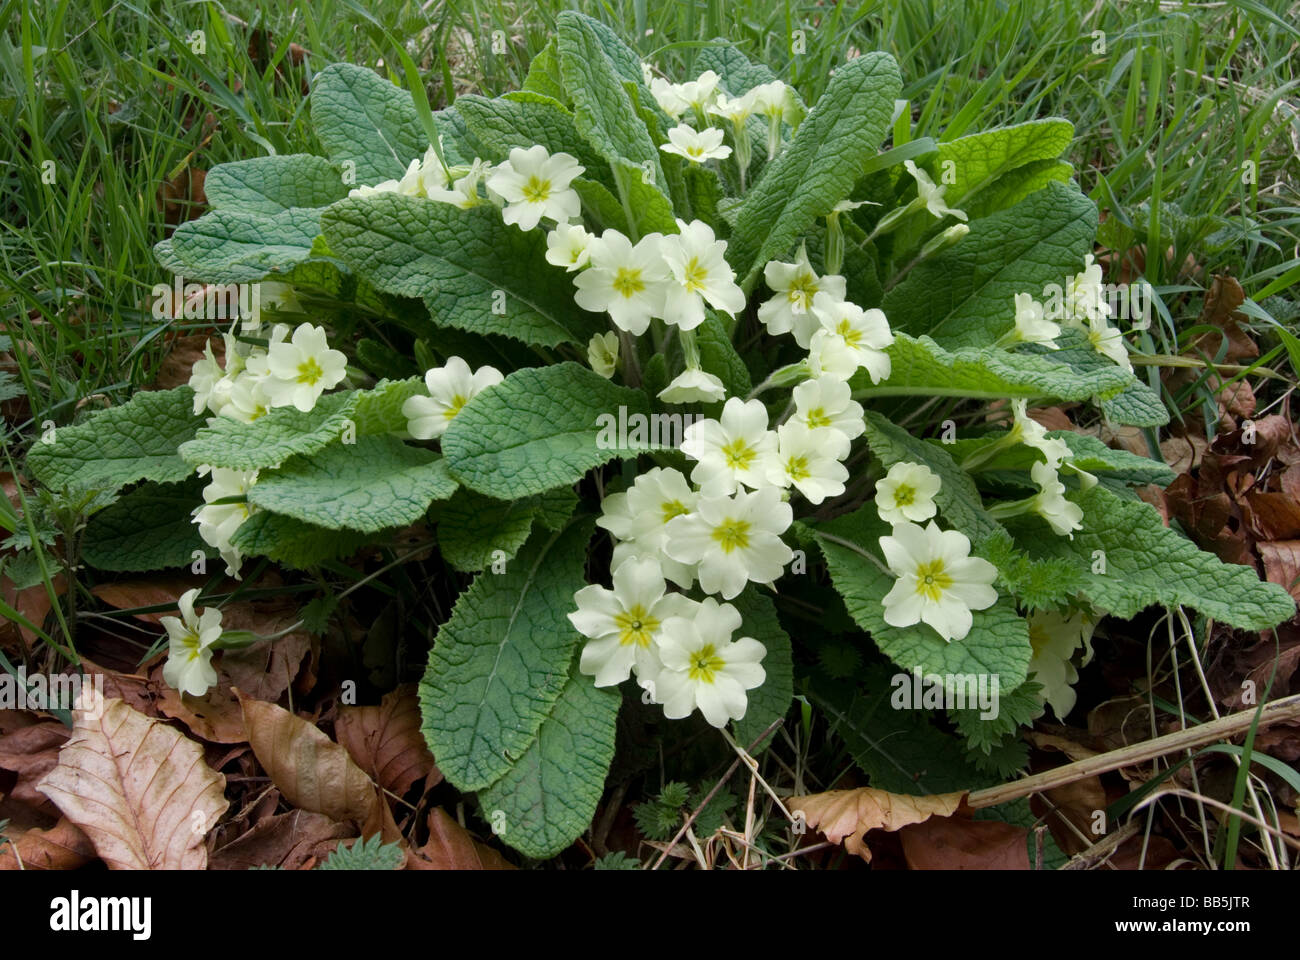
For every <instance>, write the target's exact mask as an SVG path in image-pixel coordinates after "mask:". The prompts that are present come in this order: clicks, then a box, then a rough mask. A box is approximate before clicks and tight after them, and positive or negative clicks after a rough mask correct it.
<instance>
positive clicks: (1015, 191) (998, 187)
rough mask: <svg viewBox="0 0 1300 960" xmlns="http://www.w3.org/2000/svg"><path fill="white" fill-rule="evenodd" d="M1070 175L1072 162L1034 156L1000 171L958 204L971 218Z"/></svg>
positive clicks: (997, 208) (983, 214)
mask: <svg viewBox="0 0 1300 960" xmlns="http://www.w3.org/2000/svg"><path fill="white" fill-rule="evenodd" d="M1073 176H1074V166H1073V165H1072V164H1069V163H1066V162H1065V161H1064V160H1036V161H1034V162H1033V163H1027V164H1025V165H1024V166H1023V167H1017V168H1016V169H1015V170H1012V171H1010V172H1009V173H1006V174H1003V175H1002V176H1001V177H999V178H998V179H997V180H996V181H994V182H993V183H992V184H990V185H989V186H987V187H985V188H984V189H982V190H981V191H980V192H979V193H978V194H977V195H975V196H974V197H972V198H971V199H970V200H965V201H963V202H962V203H963V205H962V207H961V209H962V210H964V211H966V215H967V216H968V217H970V219H972V220H979V219H982V218H983V217H987V216H988V215H989V214H992V213H997V211H999V210H1005V209H1007V208H1008V207H1014V206H1015V205H1016V204H1017V203H1019V202H1020V201H1021V200H1023V199H1025V197H1027V196H1029V195H1030V194H1031V193H1035V192H1037V191H1039V190H1042V189H1043V188H1044V187H1046V186H1047V185H1048V184H1049V183H1068V182H1069V181H1070V179H1071V178H1072V177H1073Z"/></svg>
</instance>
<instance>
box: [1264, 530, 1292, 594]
mask: <svg viewBox="0 0 1300 960" xmlns="http://www.w3.org/2000/svg"><path fill="white" fill-rule="evenodd" d="M1255 546H1256V548H1257V549H1258V550H1259V556H1260V559H1261V560H1263V561H1264V576H1265V577H1266V578H1267V579H1268V582H1269V583H1276V584H1277V585H1278V586H1280V587H1285V588H1286V589H1287V590H1288V591H1289V592H1290V593H1291V596H1293V597H1295V598H1296V600H1300V540H1281V541H1276V542H1273V543H1258V544H1256V545H1255Z"/></svg>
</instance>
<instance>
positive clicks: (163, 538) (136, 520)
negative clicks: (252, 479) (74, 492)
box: [81, 477, 213, 573]
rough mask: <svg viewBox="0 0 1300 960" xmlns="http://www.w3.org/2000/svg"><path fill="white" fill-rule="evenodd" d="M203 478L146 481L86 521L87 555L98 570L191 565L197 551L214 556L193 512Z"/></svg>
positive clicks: (135, 570) (83, 545)
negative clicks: (200, 533)
mask: <svg viewBox="0 0 1300 960" xmlns="http://www.w3.org/2000/svg"><path fill="white" fill-rule="evenodd" d="M204 482H205V481H203V480H200V479H199V478H198V477H191V478H190V479H188V480H186V481H185V482H183V483H147V484H145V485H144V486H141V487H138V488H136V489H135V490H132V491H131V492H130V493H128V494H126V495H125V496H123V497H122V498H121V499H120V500H118V501H117V502H116V503H114V504H111V505H110V506H108V507H106V508H104V509H103V510H100V511H99V512H98V513H96V514H95V515H94V516H92V517H91V518H90V521H89V522H88V523H87V524H86V532H85V535H84V536H83V537H82V541H81V557H82V559H83V560H85V561H86V563H88V564H90V566H92V567H95V568H96V569H97V570H111V571H115V572H123V573H127V572H129V573H138V572H141V571H144V570H163V569H166V568H169V567H187V566H189V565H190V563H192V562H193V560H194V551H195V550H198V551H200V552H201V553H204V554H206V555H209V556H210V555H212V554H213V551H212V550H211V548H209V547H207V546H205V545H204V543H203V539H202V538H201V537H200V536H199V529H198V527H196V526H195V525H194V517H193V516H192V513H193V510H194V508H195V507H196V506H198V505H199V504H201V503H202V502H203V486H204Z"/></svg>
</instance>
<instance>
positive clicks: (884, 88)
mask: <svg viewBox="0 0 1300 960" xmlns="http://www.w3.org/2000/svg"><path fill="white" fill-rule="evenodd" d="M901 88H902V78H901V77H900V76H899V72H898V64H897V63H895V62H894V58H893V57H891V56H889V55H888V54H885V53H868V54H864V55H862V56H860V57H857V58H855V59H853V60H850V61H849V62H848V63H846V64H844V65H842V66H840V67H839V68H837V69H836V71H835V75H834V76H833V77H831V80H830V83H829V85H828V86H827V87H826V92H825V93H824V94H822V97H821V99H820V100H818V101H817V103H816V105H815V106H814V107H813V109H812V112H810V113H809V114H808V116H807V117H806V118H805V119H804V121H803V123H801V124H800V125H799V129H798V131H797V132H796V133H795V137H794V140H793V141H791V143H790V145H789V146H788V147H787V148H786V149H785V150H784V152H782V153H781V154H780V155H779V156H778V157H777V158H776V159H775V160H773V161H772V162H771V163H769V164H768V165H767V167H766V169H765V170H764V172H763V175H762V177H761V178H760V179H759V181H758V182H757V183H756V184H754V186H753V188H752V189H751V190H750V191H749V193H748V194H747V195H746V196H745V202H744V205H743V206H742V207H741V208H740V216H739V218H738V219H737V221H736V229H735V231H734V232H733V234H732V237H731V241H730V246H729V247H728V250H727V253H728V259H729V260H730V261H731V265H732V267H734V268H735V270H736V273H737V275H738V276H739V278H740V279H741V281H742V286H743V287H744V288H745V289H746V290H749V289H751V288H752V286H753V281H754V278H755V277H756V276H757V274H758V272H759V271H760V270H761V269H762V268H763V266H764V264H766V263H767V261H769V260H771V259H773V258H774V257H778V256H782V255H784V254H785V253H786V252H787V251H788V250H789V249H790V248H791V247H792V246H794V244H795V243H797V242H798V240H799V238H800V237H802V236H803V235H804V234H806V233H807V232H808V231H809V229H810V228H811V227H812V226H813V224H814V223H815V222H816V220H817V218H818V217H822V216H825V215H826V214H828V213H830V211H831V207H833V206H834V205H835V204H836V203H838V202H839V201H841V200H843V199H844V198H845V197H847V196H848V195H849V192H850V191H851V190H852V189H853V185H854V184H855V183H856V182H857V181H858V179H859V178H860V177H861V176H862V175H863V173H865V172H866V169H867V164H868V161H870V160H871V158H872V157H874V156H875V155H876V150H877V148H878V147H879V146H880V143H881V141H882V140H883V139H884V137H885V132H886V131H887V129H888V127H889V120H890V117H891V116H892V114H893V110H894V101H895V100H896V99H897V98H898V94H899V91H900V90H901ZM886 312H888V311H886ZM891 320H892V316H891Z"/></svg>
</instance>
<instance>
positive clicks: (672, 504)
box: [659, 500, 690, 523]
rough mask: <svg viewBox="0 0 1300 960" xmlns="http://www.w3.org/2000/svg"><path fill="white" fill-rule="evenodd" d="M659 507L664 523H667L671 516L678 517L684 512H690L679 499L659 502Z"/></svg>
mask: <svg viewBox="0 0 1300 960" xmlns="http://www.w3.org/2000/svg"><path fill="white" fill-rule="evenodd" d="M659 509H660V510H661V511H662V512H663V518H664V523H667V522H668V521H669V520H671V519H672V518H673V517H680V516H681V515H682V514H684V513H690V511H689V510H687V509H686V504H684V503H682V502H681V501H680V500H665V501H664V502H663V503H661V504H659Z"/></svg>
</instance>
